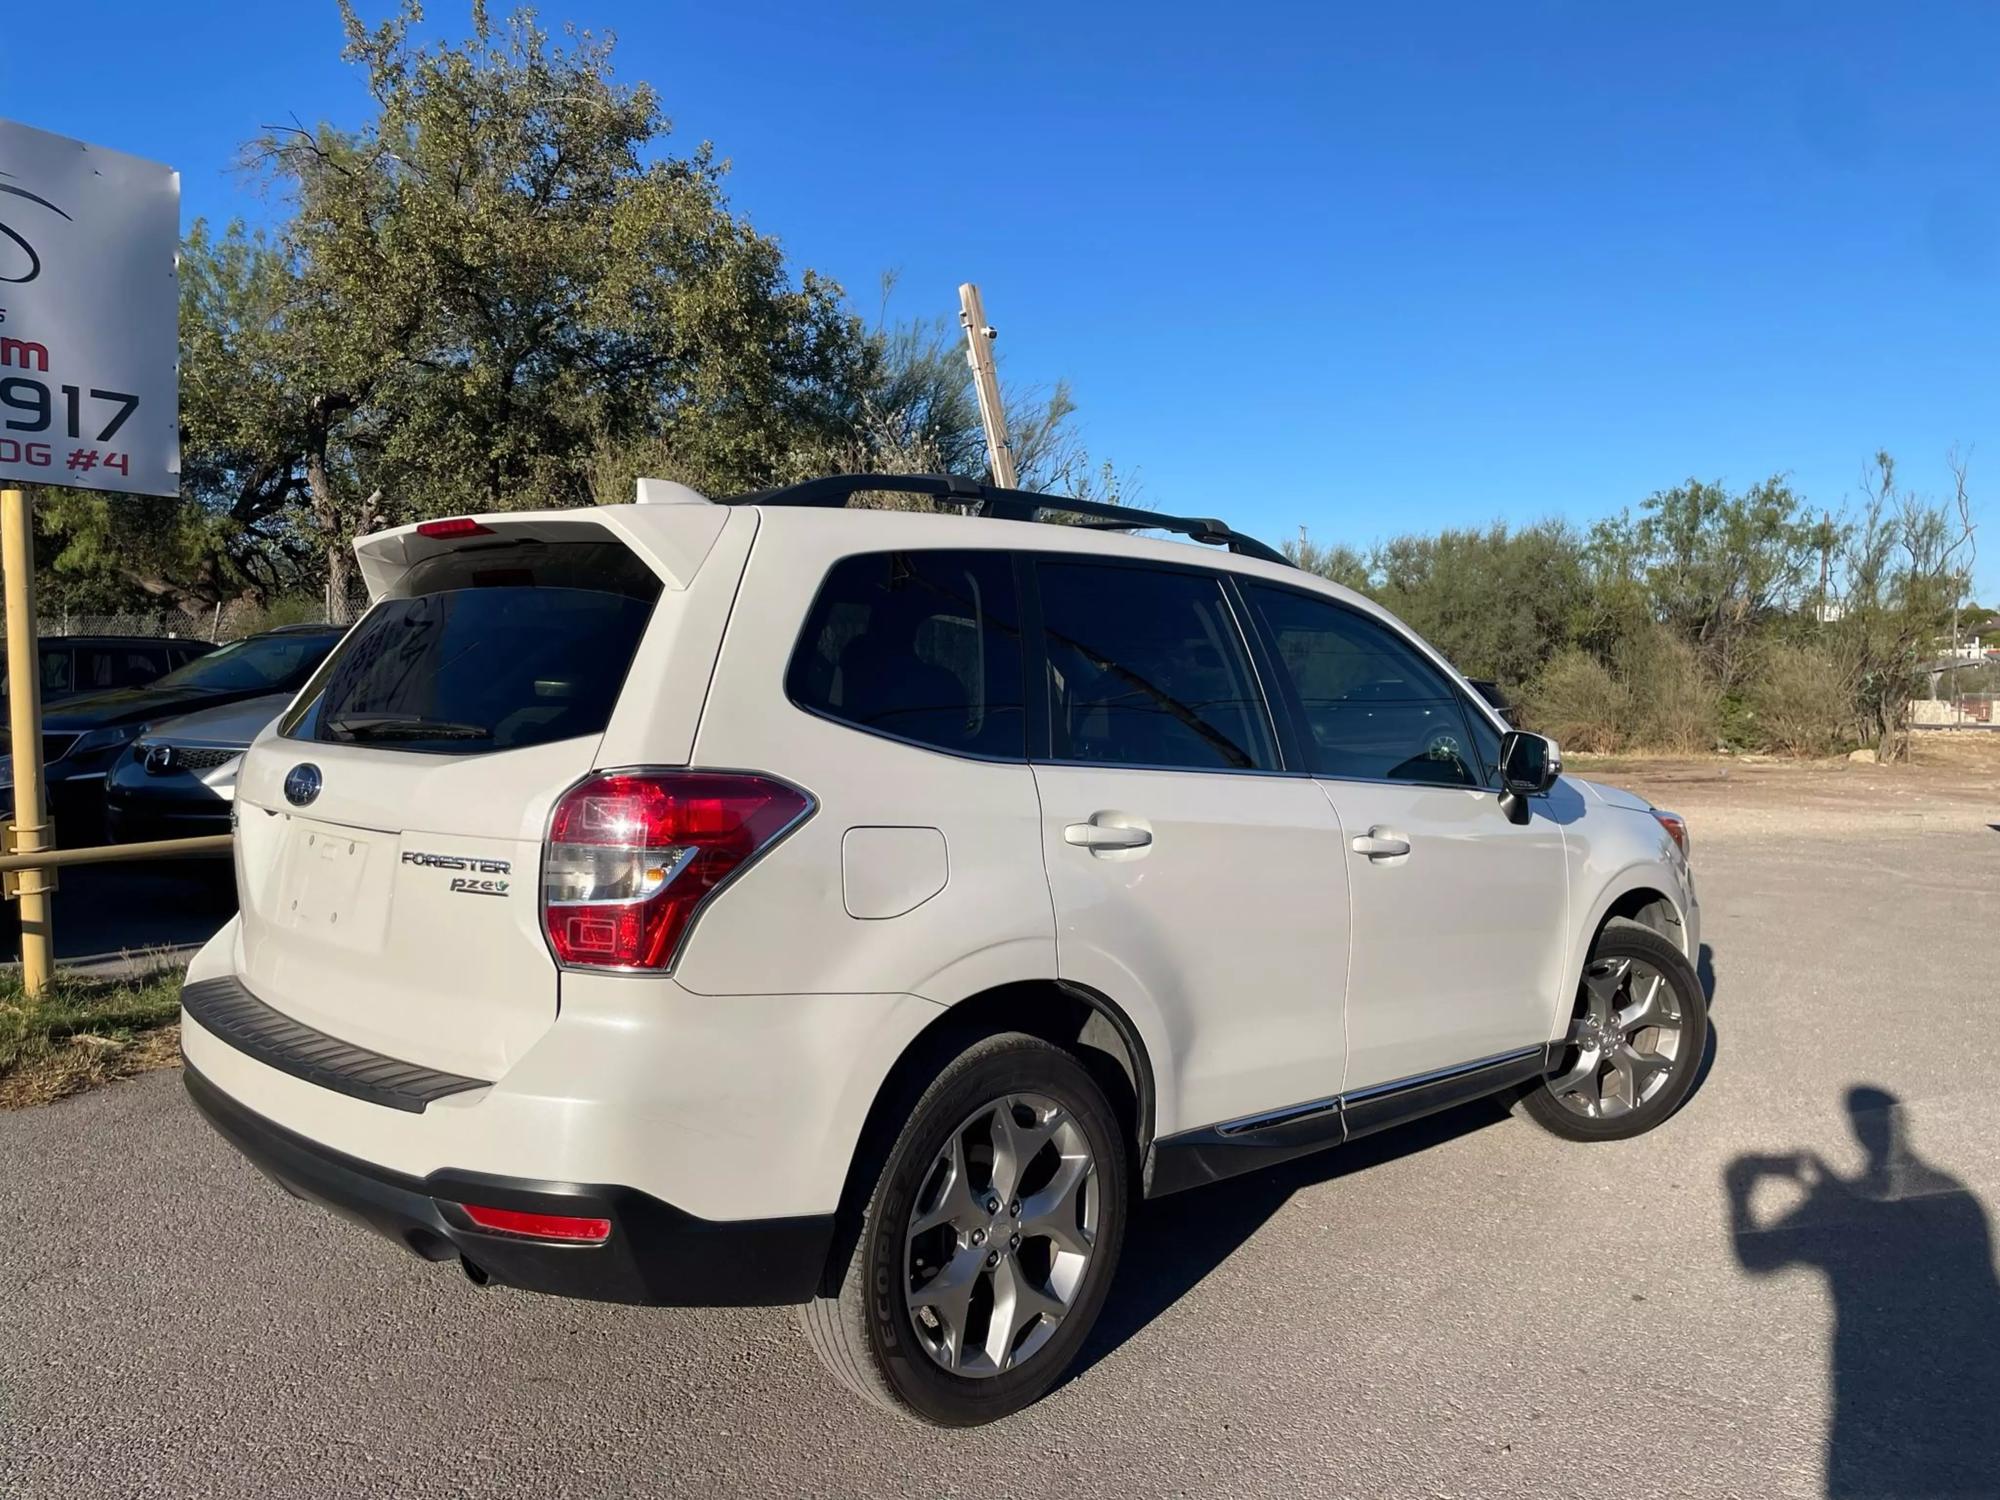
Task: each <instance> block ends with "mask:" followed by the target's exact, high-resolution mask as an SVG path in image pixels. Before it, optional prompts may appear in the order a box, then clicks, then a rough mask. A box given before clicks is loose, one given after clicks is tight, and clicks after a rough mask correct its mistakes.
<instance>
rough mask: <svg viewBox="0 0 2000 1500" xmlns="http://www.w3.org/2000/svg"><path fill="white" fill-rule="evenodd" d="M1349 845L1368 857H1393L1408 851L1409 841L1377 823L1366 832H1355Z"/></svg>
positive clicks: (1357, 852)
mask: <svg viewBox="0 0 2000 1500" xmlns="http://www.w3.org/2000/svg"><path fill="white" fill-rule="evenodd" d="M1351 847H1352V848H1353V850H1354V852H1355V853H1356V854H1365V855H1367V856H1368V857H1369V858H1370V859H1394V858H1395V857H1396V856H1397V855H1399V854H1408V853H1409V852H1410V841H1409V840H1408V839H1406V838H1404V837H1403V836H1402V835H1401V834H1400V833H1397V832H1396V831H1395V830H1394V829H1390V828H1384V827H1382V825H1381V824H1379V823H1378V824H1376V825H1375V826H1374V827H1373V828H1371V829H1369V830H1368V831H1367V832H1366V833H1357V834H1355V835H1354V841H1353V844H1352V845H1351Z"/></svg>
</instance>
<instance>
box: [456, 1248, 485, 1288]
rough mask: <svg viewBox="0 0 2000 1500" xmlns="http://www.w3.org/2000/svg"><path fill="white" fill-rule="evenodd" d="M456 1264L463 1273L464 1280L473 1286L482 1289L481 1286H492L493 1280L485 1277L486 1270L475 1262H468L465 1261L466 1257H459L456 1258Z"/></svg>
mask: <svg viewBox="0 0 2000 1500" xmlns="http://www.w3.org/2000/svg"><path fill="white" fill-rule="evenodd" d="M458 1264H459V1268H460V1269H461V1270H463V1271H464V1272H465V1279H466V1280H467V1281H469V1282H471V1283H472V1284H473V1285H474V1286H482V1287H483V1286H491V1285H492V1284H493V1278H492V1277H491V1276H489V1275H487V1273H486V1268H485V1267H484V1266H481V1265H480V1264H478V1263H477V1262H476V1261H472V1260H468V1259H466V1257H464V1256H463V1255H461V1256H460V1257H459V1258H458Z"/></svg>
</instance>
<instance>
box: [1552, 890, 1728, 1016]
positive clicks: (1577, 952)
mask: <svg viewBox="0 0 2000 1500" xmlns="http://www.w3.org/2000/svg"><path fill="white" fill-rule="evenodd" d="M1677 883H1678V882H1676V881H1675V880H1674V878H1673V876H1672V874H1671V872H1669V871H1667V870H1665V869H1663V868H1661V867H1660V866H1658V865H1656V864H1652V863H1641V864H1634V865H1628V866H1627V867H1626V868H1625V869H1623V870H1621V871H1619V872H1618V874H1617V875H1615V876H1613V877H1612V878H1611V879H1610V880H1609V881H1607V882H1606V883H1605V885H1604V887H1603V889H1601V890H1600V891H1599V892H1598V893H1597V899H1596V900H1595V901H1594V902H1593V903H1592V904H1591V907H1590V909H1589V911H1588V913H1587V915H1586V917H1585V919H1584V921H1583V922H1582V923H1581V924H1579V926H1578V927H1577V928H1576V935H1575V938H1574V941H1573V942H1572V945H1571V948H1570V955H1569V963H1568V964H1567V966H1566V967H1565V968H1564V970H1563V987H1562V992H1561V993H1560V994H1558V995H1557V996H1556V1000H1555V1009H1554V1012H1553V1014H1552V1015H1551V1016H1550V1019H1549V1026H1550V1030H1549V1036H1550V1038H1551V1039H1553V1038H1555V1037H1558V1036H1561V1035H1562V1034H1563V1031H1564V1028H1565V1027H1567V1025H1568V1024H1569V1014H1570V1008H1571V1006H1572V1004H1573V1003H1574V1001H1575V997H1576V987H1577V986H1578V985H1579V984H1581V983H1582V982H1583V966H1584V964H1585V963H1586V962H1588V961H1589V958H1590V950H1591V949H1592V948H1594V947H1595V946H1596V945H1597V938H1598V935H1599V934H1600V933H1602V932H1603V931H1604V929H1605V927H1606V926H1607V925H1609V924H1610V923H1612V922H1631V923H1633V924H1634V925H1636V926H1640V927H1644V928H1647V929H1649V930H1650V931H1653V932H1657V933H1658V934H1659V935H1660V936H1662V937H1664V938H1665V939H1667V941H1668V942H1670V943H1672V944H1673V945H1674V946H1675V947H1676V948H1678V949H1680V950H1681V952H1682V953H1683V954H1685V955H1686V956H1687V961H1688V962H1689V963H1690V964H1695V963H1697V962H1698V961H1699V958H1700V955H1699V953H1698V952H1696V951H1694V950H1693V948H1692V945H1691V943H1690V936H1691V930H1690V928H1689V927H1688V924H1687V919H1686V915H1685V913H1684V911H1683V909H1682V906H1681V903H1680V900H1679V899H1678V898H1677V897H1676V896H1675V895H1674V887H1675V886H1676V884H1677Z"/></svg>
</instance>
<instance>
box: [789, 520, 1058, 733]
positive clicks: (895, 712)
mask: <svg viewBox="0 0 2000 1500" xmlns="http://www.w3.org/2000/svg"><path fill="white" fill-rule="evenodd" d="M785 691H786V692H787V694H789V695H790V697H791V700H792V701H793V702H794V703H796V704H798V705H799V707H801V708H804V709H808V710H810V711H812V712H814V713H817V714H823V715H824V716H826V717H827V718H830V719H838V720H839V721H840V722H842V723H844V724H852V725H853V726H854V727H855V728H857V729H866V730H869V731H871V732H873V733H876V734H887V735H894V736H895V737H896V738H898V739H905V740H914V741H915V742H916V743H918V744H920V745H928V746H931V747H932V748H935V749H938V750H948V751H951V752H953V753H955V754H960V755H978V756H989V757H994V758H997V759H1004V760H1021V759H1024V758H1025V757H1026V753H1027V738H1026V715H1025V714H1024V713H1023V712H1022V707H1021V701H1022V692H1021V626H1020V620H1019V617H1018V615H1017V613H1016V611H1015V603H1014V568H1013V562H1012V559H1011V558H1010V556H1009V555H1008V554H1007V553H1004V552H973V551H936V552H869V553H863V554H861V555H860V556H857V557H849V558H843V559H842V560H841V561H840V562H839V563H837V564H835V565H834V567H833V569H832V571H831V572H829V573H828V574H827V578H826V582H825V584H824V585H822V587H821V588H820V591H819V597H818V598H817V599H815V600H814V601H813V607H812V612H811V613H810V614H809V615H807V617H806V622H805V625H804V628H803V629H802V630H801V631H800V632H799V641H798V645H797V646H796V648H794V650H793V653H792V661H791V666H790V669H789V670H788V671H787V673H786V676H785Z"/></svg>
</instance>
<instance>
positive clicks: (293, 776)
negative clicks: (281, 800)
mask: <svg viewBox="0 0 2000 1500" xmlns="http://www.w3.org/2000/svg"><path fill="white" fill-rule="evenodd" d="M318 795H319V767H318V766H316V765H313V764H312V763H311V762H310V761H308V762H307V763H306V764H304V765H298V766H293V767H292V769H291V770H290V771H289V772H288V773H286V776H285V800H286V801H287V802H289V803H291V804H292V806H294V807H304V806H305V805H306V804H307V803H308V802H310V801H312V799H313V798H315V797H317V796H318Z"/></svg>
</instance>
